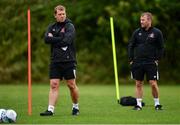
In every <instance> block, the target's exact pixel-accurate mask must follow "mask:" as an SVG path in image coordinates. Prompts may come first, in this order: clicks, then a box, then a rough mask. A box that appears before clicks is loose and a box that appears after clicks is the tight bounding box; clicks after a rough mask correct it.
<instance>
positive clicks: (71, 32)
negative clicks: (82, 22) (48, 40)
mask: <svg viewBox="0 0 180 125" xmlns="http://www.w3.org/2000/svg"><path fill="white" fill-rule="evenodd" d="M74 39H75V28H74V25H73V24H72V23H68V24H66V25H65V32H64V34H63V38H62V39H61V40H60V42H59V43H58V46H60V47H63V46H68V45H70V44H71V43H72V42H73V41H74Z"/></svg>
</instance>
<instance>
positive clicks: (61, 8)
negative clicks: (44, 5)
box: [54, 5, 66, 14]
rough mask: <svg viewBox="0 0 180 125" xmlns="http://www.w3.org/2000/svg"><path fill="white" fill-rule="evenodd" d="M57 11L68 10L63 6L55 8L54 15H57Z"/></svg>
mask: <svg viewBox="0 0 180 125" xmlns="http://www.w3.org/2000/svg"><path fill="white" fill-rule="evenodd" d="M57 10H60V11H66V8H65V7H64V6H63V5H58V6H56V7H55V8H54V14H56V13H57Z"/></svg>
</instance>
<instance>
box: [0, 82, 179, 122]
mask: <svg viewBox="0 0 180 125" xmlns="http://www.w3.org/2000/svg"><path fill="white" fill-rule="evenodd" d="M79 90H80V115H79V116H77V117H73V116H71V100H70V95H69V90H68V88H67V87H66V86H65V85H62V86H60V95H59V96H60V97H59V100H58V103H57V106H56V109H55V115H54V116H53V117H40V116H39V113H40V112H42V111H44V110H46V108H47V103H48V91H49V85H48V84H41V85H33V87H32V93H33V95H32V96H33V97H32V104H33V105H32V108H33V110H32V116H28V110H27V93H28V92H27V86H25V85H0V108H5V109H7V108H12V109H14V110H15V111H16V112H17V113H18V118H17V123H18V124H26V123H27V124H57V123H58V124H87V123H89V124H103V123H106V124H126V123H127V124H132V123H133V124H147V123H148V124H172V123H174V124H175V123H180V119H179V114H180V92H179V90H180V89H179V86H175V85H174V86H168V85H166V86H163V85H160V101H161V103H162V104H163V107H164V110H162V111H155V110H154V106H153V105H154V102H153V98H152V96H151V90H150V86H144V100H143V101H144V102H145V103H146V106H145V107H144V108H143V110H142V111H133V110H132V107H123V106H121V105H119V104H117V101H116V93H115V86H113V85H103V84H102V85H80V86H79ZM127 95H134V85H127V86H120V96H127Z"/></svg>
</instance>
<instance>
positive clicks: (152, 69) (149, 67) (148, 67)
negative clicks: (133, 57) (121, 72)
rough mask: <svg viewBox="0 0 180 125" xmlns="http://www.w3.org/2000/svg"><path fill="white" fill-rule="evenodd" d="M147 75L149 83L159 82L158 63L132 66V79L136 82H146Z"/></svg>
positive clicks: (134, 64) (133, 64)
mask: <svg viewBox="0 0 180 125" xmlns="http://www.w3.org/2000/svg"><path fill="white" fill-rule="evenodd" d="M145 75H146V79H147V81H149V80H159V73H158V66H157V65H156V63H135V62H133V63H132V64H131V78H132V79H135V80H140V81H143V80H144V76H145Z"/></svg>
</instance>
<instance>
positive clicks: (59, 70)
mask: <svg viewBox="0 0 180 125" xmlns="http://www.w3.org/2000/svg"><path fill="white" fill-rule="evenodd" d="M54 17H55V19H56V22H55V23H53V24H50V25H49V26H48V29H47V31H46V33H45V37H44V39H45V43H46V44H49V45H50V46H51V57H50V60H51V61H50V66H49V77H50V91H49V105H48V108H47V110H46V111H45V112H42V113H40V115H41V116H52V115H53V114H54V109H55V105H56V103H57V99H58V94H59V84H60V81H62V80H63V79H64V80H66V82H67V86H68V88H69V90H70V95H71V99H72V115H78V114H79V106H78V98H79V92H78V87H77V85H76V64H77V63H76V50H75V28H74V25H73V24H72V22H71V21H70V20H69V19H68V18H66V9H65V7H64V6H62V5H58V6H56V7H55V8H54Z"/></svg>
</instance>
